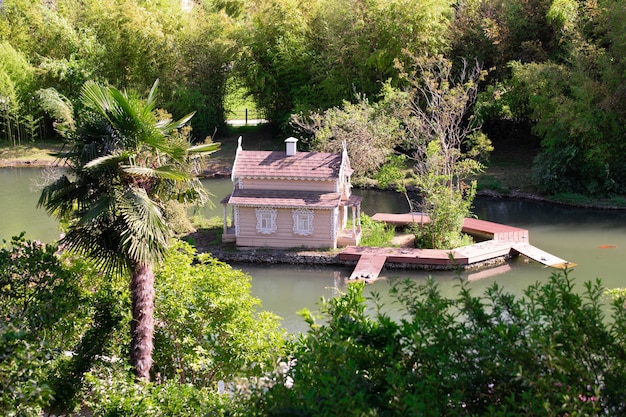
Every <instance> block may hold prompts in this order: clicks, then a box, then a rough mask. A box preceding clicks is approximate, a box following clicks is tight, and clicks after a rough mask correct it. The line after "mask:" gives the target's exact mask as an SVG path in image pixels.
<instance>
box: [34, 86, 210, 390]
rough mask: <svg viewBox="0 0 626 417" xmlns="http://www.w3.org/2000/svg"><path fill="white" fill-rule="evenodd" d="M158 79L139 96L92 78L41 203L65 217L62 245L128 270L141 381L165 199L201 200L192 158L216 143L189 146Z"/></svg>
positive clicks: (106, 266) (148, 360)
mask: <svg viewBox="0 0 626 417" xmlns="http://www.w3.org/2000/svg"><path fill="white" fill-rule="evenodd" d="M157 86H158V82H155V84H154V86H153V87H152V89H151V91H150V93H149V95H148V97H147V98H146V99H145V100H144V99H141V98H139V97H138V96H136V95H133V94H128V93H126V92H121V91H119V90H117V89H115V88H111V87H105V86H101V85H99V84H96V83H93V82H89V83H87V84H85V85H84V86H83V89H82V91H81V102H82V105H83V106H84V108H85V112H84V113H82V117H81V123H79V127H77V128H76V129H74V130H73V131H72V132H70V137H71V140H72V142H73V147H72V149H71V150H70V151H69V152H67V153H65V154H63V155H62V156H63V158H64V160H65V162H66V164H67V166H68V170H67V171H66V173H65V174H64V175H62V176H61V177H60V178H59V179H58V180H56V181H55V182H54V183H52V184H50V185H48V186H46V187H45V188H44V190H43V191H42V193H41V196H40V198H39V202H38V205H39V206H40V207H44V208H45V209H46V211H47V212H48V213H50V214H54V215H55V216H57V217H58V218H60V219H63V220H66V221H68V222H69V227H68V230H67V232H66V234H65V236H64V237H63V238H62V239H61V241H60V242H59V243H60V245H62V246H63V247H65V248H67V249H68V250H72V251H75V252H77V253H78V254H81V255H85V256H89V257H91V258H92V259H94V260H95V261H96V262H97V264H98V265H99V266H100V267H101V268H102V269H103V271H107V272H113V273H120V274H121V273H130V276H131V279H130V291H131V299H132V322H131V346H130V359H131V363H132V365H133V366H134V369H135V374H136V376H137V378H138V379H143V380H149V379H150V368H151V366H152V338H153V331H154V325H153V311H154V272H153V267H154V265H155V264H156V263H158V262H159V261H160V260H161V259H162V257H163V255H164V253H165V250H166V249H167V246H168V242H169V239H170V237H171V235H172V232H171V228H170V227H169V225H168V221H167V219H166V217H165V216H164V211H163V208H164V206H163V204H164V203H165V202H166V201H168V200H171V199H175V200H177V201H180V202H182V203H191V202H197V203H204V202H206V201H207V199H208V193H207V192H206V190H205V189H204V187H203V186H202V184H201V183H200V181H199V180H198V178H197V177H196V176H195V175H194V173H193V171H194V168H195V166H196V165H195V162H197V161H198V160H199V157H202V156H205V155H207V154H208V153H211V152H213V151H215V150H217V148H218V147H219V144H218V143H209V144H204V145H199V146H193V147H192V146H190V144H189V142H188V140H187V137H186V135H185V134H183V133H181V132H182V131H181V128H183V126H185V125H186V123H187V122H188V121H189V120H190V119H191V117H192V116H193V114H191V115H188V116H186V117H184V118H182V119H181V120H178V121H172V120H171V119H168V118H166V117H163V113H162V112H159V111H157V110H156V108H155V98H156V91H157Z"/></svg>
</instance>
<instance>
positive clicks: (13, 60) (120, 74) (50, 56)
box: [0, 0, 626, 195]
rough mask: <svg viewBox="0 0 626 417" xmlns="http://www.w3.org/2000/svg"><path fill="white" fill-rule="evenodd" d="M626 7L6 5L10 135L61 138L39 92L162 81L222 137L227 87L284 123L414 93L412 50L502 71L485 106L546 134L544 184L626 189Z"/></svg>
mask: <svg viewBox="0 0 626 417" xmlns="http://www.w3.org/2000/svg"><path fill="white" fill-rule="evenodd" d="M624 9H625V7H624V4H623V2H621V1H618V0H598V1H594V2H589V1H579V0H558V1H553V0H532V1H524V2H519V1H516V0H504V1H496V0H486V1H484V0H480V1H478V0H470V1H463V2H453V1H447V0H391V1H390V0H385V1H383V0H350V1H337V0H314V1H301V0H271V1H265V0H264V1H260V0H202V1H198V2H193V1H182V2H181V1H175V0H166V1H158V2H145V1H139V0H116V1H111V2H100V1H96V0H86V1H81V2H80V4H79V3H78V2H77V1H76V0H58V1H55V2H43V1H35V2H28V1H23V0H6V1H4V2H2V3H1V4H0V46H1V48H0V49H1V51H0V56H2V60H0V128H1V130H2V135H3V138H4V139H5V140H6V141H8V142H9V143H12V144H19V143H21V142H24V141H26V140H28V139H30V138H36V137H49V136H51V135H53V134H54V131H53V129H51V118H50V117H49V114H48V112H47V110H46V108H45V107H42V106H40V100H39V93H38V91H39V90H45V89H49V88H54V89H56V90H57V91H59V92H60V93H61V94H62V95H63V96H65V97H68V98H69V99H70V100H71V101H72V104H74V105H78V102H77V98H78V93H79V91H80V87H81V86H82V85H83V84H84V82H85V81H87V80H92V81H96V82H100V83H105V84H111V85H116V86H118V87H120V88H122V89H125V88H128V89H133V90H137V91H141V89H144V88H145V86H146V85H149V84H150V83H151V82H152V81H153V80H154V79H157V78H159V79H160V80H161V85H162V88H161V94H162V102H163V103H164V105H165V106H166V107H167V108H168V109H170V111H171V112H172V113H173V115H174V116H175V117H176V118H178V117H182V116H183V115H185V114H187V113H189V112H191V111H198V115H197V117H196V118H195V120H194V126H193V127H194V135H195V136H196V139H197V140H203V139H204V138H205V137H206V136H207V135H215V134H217V135H219V134H221V133H222V132H223V131H224V128H225V127H224V119H225V117H226V115H227V114H228V111H229V110H231V109H229V108H227V107H226V106H227V103H230V102H231V101H229V100H227V99H226V97H227V96H228V94H229V86H237V88H239V87H241V88H242V89H243V91H245V93H246V94H249V97H250V99H252V100H254V102H255V105H256V107H257V108H259V109H260V110H261V111H262V112H263V113H265V115H266V116H267V118H269V119H270V121H272V122H275V123H276V125H282V126H284V123H285V122H287V121H288V120H289V119H290V117H291V116H292V115H293V114H297V113H300V112H305V113H308V112H317V113H320V114H321V113H324V112H326V111H329V109H333V108H338V107H340V106H342V105H343V103H344V102H346V101H347V102H349V103H351V104H356V103H358V102H359V100H361V99H362V98H364V97H366V98H367V99H368V100H370V101H372V102H376V101H378V100H379V99H380V98H381V97H384V94H381V93H382V90H383V89H384V88H386V87H385V86H386V85H387V84H389V85H391V86H392V87H394V88H398V87H401V86H402V79H401V74H400V72H399V70H398V68H399V67H398V66H396V65H395V63H396V62H401V63H405V64H406V63H407V57H408V56H410V55H407V54H406V53H405V52H404V51H403V50H408V51H409V52H410V53H411V54H412V55H414V56H417V57H419V58H420V59H423V58H425V57H432V56H437V55H443V56H444V57H445V58H446V59H447V60H449V61H451V62H454V63H459V62H462V61H463V60H466V61H467V62H475V60H476V61H477V62H478V63H479V64H480V65H481V67H482V68H484V69H487V70H489V76H488V77H487V79H486V83H485V85H484V87H483V90H484V93H483V94H481V100H480V106H479V107H478V110H480V113H479V114H478V115H479V116H480V118H481V119H482V120H483V121H484V122H485V123H486V125H487V126H490V127H492V132H499V134H507V132H506V131H502V130H498V129H496V128H495V127H497V126H498V125H499V124H501V123H502V122H505V123H511V122H515V123H520V124H522V125H524V127H525V128H527V127H531V128H532V132H533V133H534V134H535V135H537V136H539V137H540V138H541V139H542V140H543V143H542V144H543V149H542V152H541V154H540V155H539V156H538V158H537V159H536V160H535V163H534V173H535V174H534V175H535V182H536V184H537V187H538V189H539V190H540V191H544V192H547V193H557V192H581V193H586V194H592V195H606V194H612V193H623V192H624V190H625V189H626V167H625V166H624V164H623V162H622V161H621V160H620V159H619V155H620V154H621V153H622V152H623V151H624V149H623V147H624V143H625V142H626V141H625V140H624V135H625V133H624V130H625V128H624V126H626V124H625V123H624V117H625V115H624V110H623V109H624V108H626V105H625V104H624V94H623V90H624V70H623V67H624V49H625V48H626V47H625V44H624V39H625V38H626V36H625V32H626V29H625V28H626V25H625V24H624V20H625V19H626V17H625V15H626V11H625V10H624ZM409 61H410V60H409ZM455 69H458V68H455ZM339 123H343V122H341V121H339ZM497 139H498V138H496V137H494V138H492V140H494V142H495V143H497V142H498V140H497ZM368 170H369V169H368Z"/></svg>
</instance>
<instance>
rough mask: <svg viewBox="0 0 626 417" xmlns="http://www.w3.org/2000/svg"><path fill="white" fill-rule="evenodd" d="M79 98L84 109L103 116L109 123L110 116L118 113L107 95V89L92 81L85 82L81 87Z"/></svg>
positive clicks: (113, 102) (113, 101)
mask: <svg viewBox="0 0 626 417" xmlns="http://www.w3.org/2000/svg"><path fill="white" fill-rule="evenodd" d="M81 98H82V102H83V105H84V106H85V107H87V108H88V109H89V110H91V111H94V112H96V113H98V114H100V115H102V116H104V117H105V118H107V119H108V120H109V121H110V115H111V114H115V113H119V109H118V108H117V104H116V102H115V100H114V99H113V97H112V96H111V94H110V93H109V88H107V87H105V86H102V85H100V84H97V83H95V82H93V81H87V82H86V83H85V84H84V85H83V88H82V90H81Z"/></svg>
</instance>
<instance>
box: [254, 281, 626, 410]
mask: <svg viewBox="0 0 626 417" xmlns="http://www.w3.org/2000/svg"><path fill="white" fill-rule="evenodd" d="M391 293H392V294H393V296H394V299H395V301H396V302H397V303H399V305H400V306H401V307H402V310H403V312H404V314H403V316H402V318H401V319H399V320H392V319H391V318H390V317H389V316H388V315H387V314H386V313H385V311H384V306H382V305H381V303H380V302H379V299H378V297H376V296H374V297H373V300H372V301H373V303H374V305H375V308H374V309H373V313H371V314H368V313H367V311H368V309H367V308H366V306H367V303H366V301H365V299H364V297H363V286H362V285H351V286H349V287H348V288H347V292H346V294H345V295H343V296H342V297H339V298H336V299H333V300H330V301H325V302H324V303H323V305H322V312H323V317H321V318H323V321H322V322H320V323H317V322H316V321H315V318H314V317H312V316H311V315H310V313H305V318H306V319H307V321H308V322H309V325H310V328H309V331H308V333H307V334H305V335H302V336H301V337H300V338H299V339H298V340H297V341H295V342H294V343H293V346H291V354H290V355H289V356H288V357H287V358H286V359H285V366H283V367H282V368H280V369H279V371H277V372H275V374H274V376H273V377H272V378H270V380H275V383H273V384H272V385H271V387H270V388H269V389H268V388H267V387H264V388H263V389H262V390H259V391H258V392H257V395H256V396H253V400H254V401H253V405H252V406H251V409H254V410H255V411H256V413H257V414H256V415H270V416H278V415H301V416H331V415H341V416H408V415H415V416H441V415H448V416H479V415H491V416H505V415H506V416H510V415H533V416H543V415H545V416H565V415H570V416H573V415H623V414H624V413H626V387H624V384H623V381H624V378H626V343H625V342H626V339H625V337H624V335H626V314H625V310H624V308H623V302H624V299H623V298H621V299H618V300H615V302H614V303H613V305H612V309H611V310H610V311H611V313H612V317H611V319H607V317H605V311H607V310H606V306H605V305H604V300H605V299H604V298H603V289H602V286H601V284H600V282H599V281H596V282H587V283H585V284H584V290H583V291H582V294H578V293H577V292H576V291H575V290H574V283H573V280H572V279H571V278H570V277H569V274H568V273H567V272H565V273H555V274H553V275H552V276H551V277H550V279H549V280H547V282H545V283H538V284H536V285H533V286H531V287H529V288H528V289H527V290H526V291H525V294H524V297H518V296H515V295H512V294H509V293H506V292H504V291H503V290H502V289H501V288H500V287H499V286H497V285H495V284H494V285H493V286H492V287H490V288H489V289H488V290H486V292H485V294H484V295H483V296H481V297H477V296H474V295H472V294H471V291H470V290H469V289H468V288H467V286H466V285H465V283H463V282H461V283H460V287H459V294H458V296H456V297H454V298H447V297H444V296H443V295H442V294H441V292H440V290H439V289H438V287H437V285H436V284H435V283H434V282H433V281H432V280H429V281H428V282H427V283H426V284H418V283H416V282H415V281H410V280H406V281H396V282H393V283H392V287H391Z"/></svg>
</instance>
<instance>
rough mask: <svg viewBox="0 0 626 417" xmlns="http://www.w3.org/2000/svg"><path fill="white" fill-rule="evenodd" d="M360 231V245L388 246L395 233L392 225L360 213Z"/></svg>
mask: <svg viewBox="0 0 626 417" xmlns="http://www.w3.org/2000/svg"><path fill="white" fill-rule="evenodd" d="M361 231H362V232H361V233H362V234H361V246H377V247H384V246H389V245H390V244H391V240H392V239H393V237H394V236H395V234H396V228H395V227H394V226H389V225H387V224H386V223H384V222H377V221H374V220H372V218H371V217H369V216H368V215H366V214H361Z"/></svg>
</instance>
